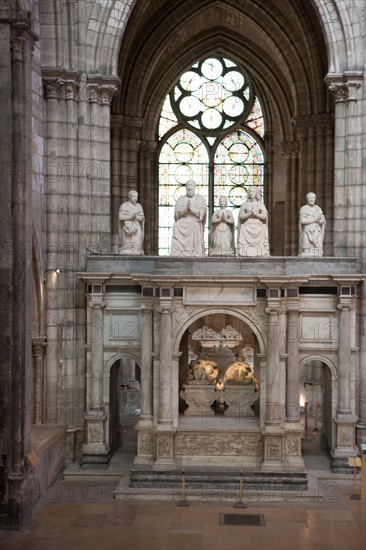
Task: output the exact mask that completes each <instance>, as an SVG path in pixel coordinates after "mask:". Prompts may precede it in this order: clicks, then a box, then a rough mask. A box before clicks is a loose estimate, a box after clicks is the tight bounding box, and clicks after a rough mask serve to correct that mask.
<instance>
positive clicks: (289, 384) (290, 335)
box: [286, 303, 300, 422]
mask: <svg viewBox="0 0 366 550" xmlns="http://www.w3.org/2000/svg"><path fill="white" fill-rule="evenodd" d="M299 340H300V325H299V305H298V303H292V304H291V303H289V304H288V305H287V354H288V359H287V376H286V420H287V422H298V421H299V417H300V414H299V412H300V411H299Z"/></svg>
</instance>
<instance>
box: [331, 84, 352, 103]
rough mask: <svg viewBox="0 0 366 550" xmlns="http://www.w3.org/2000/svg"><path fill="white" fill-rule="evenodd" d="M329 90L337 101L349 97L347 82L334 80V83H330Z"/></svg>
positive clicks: (339, 101) (342, 100)
mask: <svg viewBox="0 0 366 550" xmlns="http://www.w3.org/2000/svg"><path fill="white" fill-rule="evenodd" d="M328 90H329V91H330V93H331V94H332V96H333V98H334V101H335V102H336V103H341V102H344V101H346V99H347V98H348V85H347V84H346V83H345V82H339V83H335V82H333V83H332V84H329V86H328Z"/></svg>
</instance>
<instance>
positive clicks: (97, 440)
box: [81, 407, 111, 470]
mask: <svg viewBox="0 0 366 550" xmlns="http://www.w3.org/2000/svg"><path fill="white" fill-rule="evenodd" d="M106 419H107V414H106V413H105V411H104V408H103V407H99V408H97V407H95V408H93V409H90V411H88V413H87V414H86V415H85V420H86V424H87V442H86V443H85V445H84V446H83V450H82V459H81V467H82V468H84V469H101V470H105V469H106V468H108V466H109V461H110V458H111V451H110V448H109V445H107V443H106V438H105V421H106Z"/></svg>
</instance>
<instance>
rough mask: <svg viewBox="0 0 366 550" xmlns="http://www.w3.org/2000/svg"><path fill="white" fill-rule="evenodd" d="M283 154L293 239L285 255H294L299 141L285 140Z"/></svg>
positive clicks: (288, 229) (288, 230) (288, 226)
mask: <svg viewBox="0 0 366 550" xmlns="http://www.w3.org/2000/svg"><path fill="white" fill-rule="evenodd" d="M281 145H282V154H283V155H284V156H285V161H286V191H287V193H288V197H289V208H288V210H287V212H286V234H287V235H291V236H292V237H291V241H290V242H286V243H285V255H286V256H287V255H290V256H294V255H296V254H297V252H298V247H299V245H298V242H299V237H298V232H299V220H298V202H299V201H298V177H297V154H298V150H297V142H296V141H291V142H283V143H282V144H281Z"/></svg>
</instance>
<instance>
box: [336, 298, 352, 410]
mask: <svg viewBox="0 0 366 550" xmlns="http://www.w3.org/2000/svg"><path fill="white" fill-rule="evenodd" d="M337 308H338V310H339V344H338V374H339V401H338V415H350V414H351V405H350V369H351V334H350V317H351V316H350V308H351V304H350V303H347V302H343V301H340V303H339V304H338V306H337Z"/></svg>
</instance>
